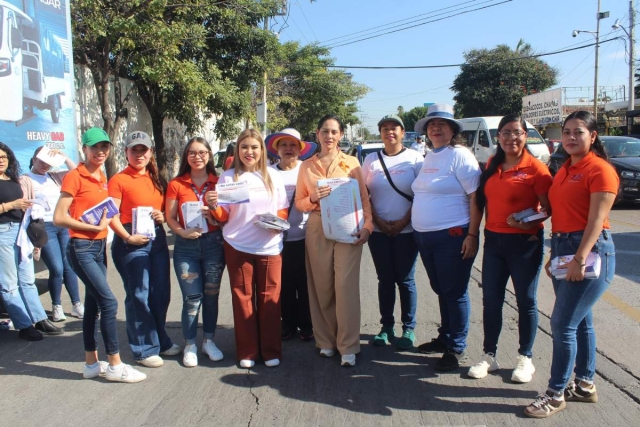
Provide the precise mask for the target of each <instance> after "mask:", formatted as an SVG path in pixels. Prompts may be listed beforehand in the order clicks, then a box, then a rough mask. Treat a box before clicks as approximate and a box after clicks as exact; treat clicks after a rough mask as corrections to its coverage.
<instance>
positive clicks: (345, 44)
mask: <svg viewBox="0 0 640 427" xmlns="http://www.w3.org/2000/svg"><path fill="white" fill-rule="evenodd" d="M512 1H513V0H504V1H501V2H500V3H496V4H491V5H487V6H482V7H478V8H475V9H469V10H465V11H462V12H459V13H455V14H453V15H449V16H445V17H442V18H437V19H432V20H430V21H426V22H422V23H419V24H415V25H410V26H407V27H403V28H399V29H397V30H392V31H387V32H384V33H380V34H374V35H372V36H369V37H364V38H361V39H357V40H354V41H350V42H346V43H342V44H334V45H331V46H328V47H329V48H331V49H333V48H336V47H342V46H347V45H350V44H354V43H359V42H361V41H365V40H370V39H374V38H378V37H382V36H385V35H387V34H393V33H397V32H400V31H405V30H408V29H411V28H415V27H421V26H423V25H426V24H431V23H433V22H438V21H443V20H445V19H449V18H453V17H456V16H460V15H465V14H467V13H471V12H476V11H478V10H483V9H488V8H490V7H495V6H499V5H501V4H504V3H510V2H512Z"/></svg>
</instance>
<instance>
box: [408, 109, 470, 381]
mask: <svg viewBox="0 0 640 427" xmlns="http://www.w3.org/2000/svg"><path fill="white" fill-rule="evenodd" d="M461 130H462V125H461V124H460V123H459V122H458V121H457V120H455V119H454V116H453V108H452V107H451V106H450V105H447V104H434V105H432V106H430V107H429V110H428V111H427V114H426V116H425V117H424V118H422V119H420V120H419V121H418V122H417V123H416V125H415V131H416V132H418V133H424V132H426V133H427V136H428V138H429V140H430V141H431V143H432V144H433V151H432V152H431V153H429V155H427V156H426V157H425V159H424V163H423V166H422V170H421V171H420V174H419V175H418V177H417V178H416V180H415V181H414V182H413V185H412V186H411V189H412V190H413V192H414V194H415V197H414V200H413V208H412V213H411V225H412V226H413V229H414V236H415V238H416V242H417V243H418V249H419V251H420V257H421V258H422V262H423V264H424V266H425V268H426V270H427V274H428V275H429V282H430V283H431V288H432V289H433V291H434V292H435V293H436V294H437V295H438V300H439V303H440V322H441V325H440V328H439V329H438V337H437V338H434V339H433V340H432V341H431V342H429V343H425V344H422V345H420V346H419V347H418V349H419V350H420V351H422V352H424V353H444V354H443V356H442V358H441V359H440V360H439V361H438V362H437V364H436V369H438V370H443V371H447V370H452V369H456V368H458V367H459V362H460V361H461V360H462V359H463V358H464V356H465V349H466V347H467V334H468V332H469V315H470V311H471V304H470V302H469V294H468V289H467V288H468V286H469V277H470V276H471V267H472V266H473V260H474V258H475V256H476V253H477V251H478V233H479V229H480V220H481V219H482V212H481V211H480V210H479V209H478V207H477V205H476V203H475V192H476V190H477V188H478V186H479V183H480V174H481V172H480V166H479V165H478V161H477V160H476V159H475V157H474V156H473V154H472V153H471V151H469V150H468V149H467V148H466V147H464V146H462V145H461V144H460V137H459V135H460V131H461Z"/></svg>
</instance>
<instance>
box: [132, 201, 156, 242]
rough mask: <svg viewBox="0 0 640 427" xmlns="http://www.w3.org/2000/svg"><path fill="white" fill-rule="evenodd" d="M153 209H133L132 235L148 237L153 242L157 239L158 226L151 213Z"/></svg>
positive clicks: (146, 207)
mask: <svg viewBox="0 0 640 427" xmlns="http://www.w3.org/2000/svg"><path fill="white" fill-rule="evenodd" d="M152 212H153V208H152V207H151V206H138V207H137V208H133V209H131V216H132V217H133V220H132V227H133V229H132V230H131V231H132V234H140V235H141V236H145V237H148V238H149V239H151V240H153V239H155V238H156V224H155V221H154V220H153V218H152V217H151V213H152Z"/></svg>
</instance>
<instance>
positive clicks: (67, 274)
mask: <svg viewBox="0 0 640 427" xmlns="http://www.w3.org/2000/svg"><path fill="white" fill-rule="evenodd" d="M40 150H42V147H38V148H36V151H35V152H34V153H33V157H32V158H31V161H30V162H29V169H31V170H30V171H29V172H27V173H26V174H24V175H22V176H21V177H20V186H21V187H22V192H23V193H24V196H25V198H26V199H28V200H34V199H36V198H38V199H42V200H45V201H46V202H47V204H48V205H49V210H46V209H44V208H40V205H35V206H36V207H34V209H39V210H41V211H42V212H43V220H44V226H45V230H46V231H47V237H48V241H47V244H46V245H44V246H43V247H42V248H39V250H40V255H41V256H42V260H43V261H44V264H45V265H46V266H47V268H48V269H49V279H48V281H47V285H48V287H49V294H50V295H51V305H52V308H51V317H52V320H53V321H54V322H62V321H64V320H66V319H67V317H66V316H65V314H64V310H63V309H62V299H61V298H62V284H63V283H64V286H65V288H66V289H67V293H69V297H70V298H71V304H72V306H71V315H72V316H73V317H77V318H78V319H82V318H83V317H84V306H83V305H82V302H81V301H80V293H79V291H78V276H76V273H74V271H73V269H72V268H71V264H69V261H68V260H67V243H68V242H69V238H70V237H69V230H67V229H66V228H64V227H58V226H56V225H55V224H54V223H53V209H54V208H55V206H56V204H57V203H58V199H59V198H60V186H61V185H62V179H63V178H64V176H65V175H66V174H67V173H68V172H69V171H70V170H72V169H75V168H76V164H75V162H74V161H73V160H71V159H70V158H68V157H67V156H64V153H63V152H61V151H58V150H50V151H49V156H50V157H52V158H53V157H54V156H56V155H62V156H64V158H65V159H64V163H65V165H66V166H67V168H68V170H64V171H57V172H51V165H49V164H48V163H46V162H43V161H42V160H40V159H38V158H37V157H36V156H37V155H38V153H39V152H40ZM36 250H38V249H36Z"/></svg>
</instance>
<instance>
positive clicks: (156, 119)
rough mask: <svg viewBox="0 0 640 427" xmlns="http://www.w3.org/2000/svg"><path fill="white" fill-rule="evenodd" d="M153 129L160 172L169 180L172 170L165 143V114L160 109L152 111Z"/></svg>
mask: <svg viewBox="0 0 640 427" xmlns="http://www.w3.org/2000/svg"><path fill="white" fill-rule="evenodd" d="M150 113H151V129H153V141H154V142H155V146H156V162H157V163H158V173H159V174H160V176H161V177H163V178H164V179H165V180H166V181H167V182H169V181H170V180H171V171H170V170H169V167H168V163H169V162H168V159H167V150H166V149H165V143H164V132H163V130H164V127H163V124H164V115H163V114H162V113H161V112H159V111H153V112H151V111H150Z"/></svg>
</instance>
